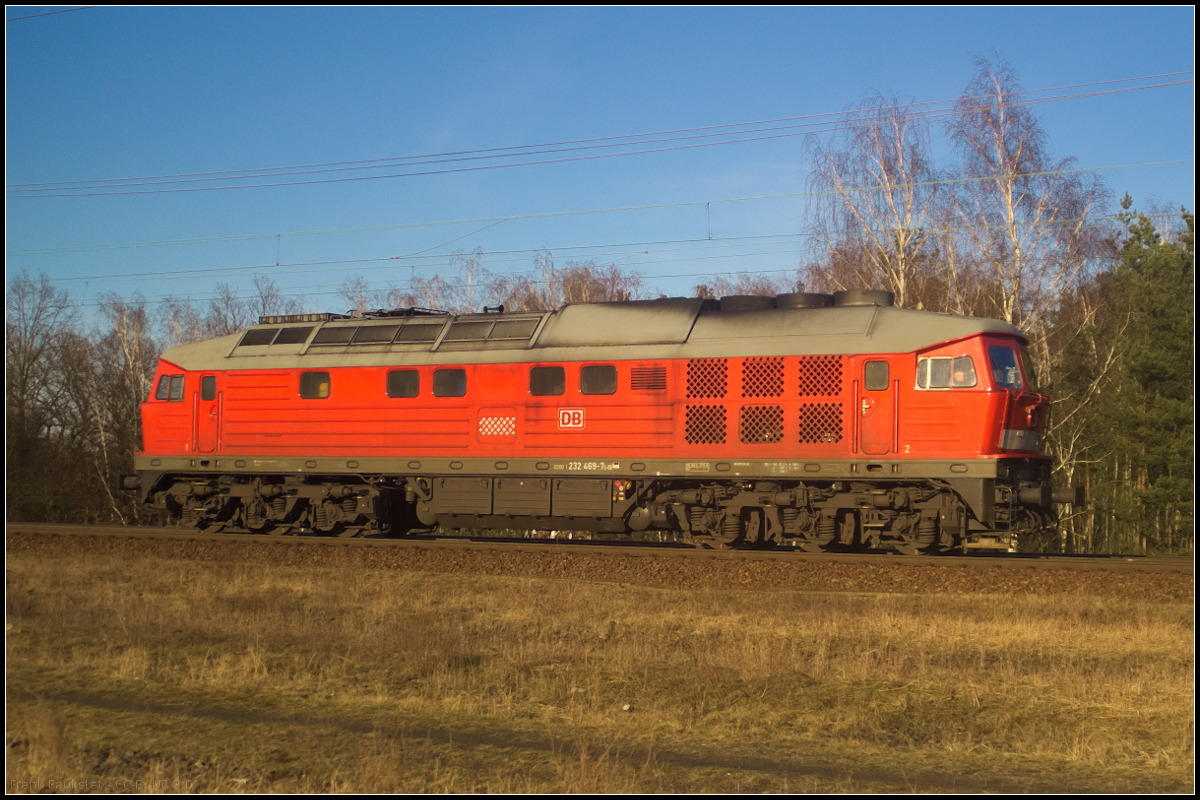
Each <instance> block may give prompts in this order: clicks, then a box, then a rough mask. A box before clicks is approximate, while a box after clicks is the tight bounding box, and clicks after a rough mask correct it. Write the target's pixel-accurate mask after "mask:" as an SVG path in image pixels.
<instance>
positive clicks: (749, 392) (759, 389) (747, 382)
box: [742, 357, 803, 441]
mask: <svg viewBox="0 0 1200 800" xmlns="http://www.w3.org/2000/svg"><path fill="white" fill-rule="evenodd" d="M802 369H803V368H802ZM782 394H783V358H782V357H778V358H747V359H746V360H745V362H743V364H742V397H779V396H780V395H782ZM743 441H745V440H743ZM772 441H778V440H772Z"/></svg>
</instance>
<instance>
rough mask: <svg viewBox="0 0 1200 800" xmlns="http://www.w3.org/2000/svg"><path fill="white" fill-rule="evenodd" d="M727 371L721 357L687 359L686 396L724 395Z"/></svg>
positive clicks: (726, 366) (718, 396) (714, 396)
mask: <svg viewBox="0 0 1200 800" xmlns="http://www.w3.org/2000/svg"><path fill="white" fill-rule="evenodd" d="M728 373H729V366H728V364H727V363H726V361H725V359H723V358H693V359H691V360H690V361H688V372H687V396H688V397H713V398H720V397H724V396H725V383H726V376H727V375H728ZM688 441H691V440H690V439H689V440H688Z"/></svg>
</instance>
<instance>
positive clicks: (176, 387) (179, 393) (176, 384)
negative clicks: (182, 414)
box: [167, 375, 183, 402]
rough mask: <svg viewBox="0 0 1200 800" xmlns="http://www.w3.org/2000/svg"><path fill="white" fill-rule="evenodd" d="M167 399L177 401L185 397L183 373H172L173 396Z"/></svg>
mask: <svg viewBox="0 0 1200 800" xmlns="http://www.w3.org/2000/svg"><path fill="white" fill-rule="evenodd" d="M167 399H169V400H173V401H176V402H178V401H179V400H182V399H183V376H182V375H172V376H171V396H170V397H169V398H167Z"/></svg>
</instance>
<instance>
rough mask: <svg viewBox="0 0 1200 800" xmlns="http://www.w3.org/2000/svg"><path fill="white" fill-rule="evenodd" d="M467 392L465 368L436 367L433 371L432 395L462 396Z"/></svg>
mask: <svg viewBox="0 0 1200 800" xmlns="http://www.w3.org/2000/svg"><path fill="white" fill-rule="evenodd" d="M466 393H467V371H466V370H465V369H438V370H434V372H433V396H434V397H462V396H463V395H465V394H466Z"/></svg>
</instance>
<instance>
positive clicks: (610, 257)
mask: <svg viewBox="0 0 1200 800" xmlns="http://www.w3.org/2000/svg"><path fill="white" fill-rule="evenodd" d="M1144 216H1148V217H1151V218H1158V217H1163V218H1168V217H1169V218H1174V217H1175V212H1159V213H1156V214H1144ZM1122 219H1124V216H1123V215H1110V216H1100V217H1091V218H1089V219H1087V220H1086V221H1087V222H1088V223H1089V225H1088V227H1090V228H1103V227H1104V226H1106V225H1109V224H1111V223H1114V222H1120V221H1121V220H1122ZM1084 221H1085V220H1084V219H1082V218H1073V219H1056V220H1051V221H1048V222H1036V223H1024V224H1022V227H1047V226H1050V225H1074V224H1076V223H1079V222H1084ZM972 227H975V228H978V227H979V226H965V225H964V226H942V227H936V228H930V227H927V228H923V230H925V231H926V232H928V233H937V234H954V233H957V232H961V231H964V230H967V229H969V228H972ZM996 227H1002V226H996ZM829 235H831V232H829V231H810V232H804V233H784V234H759V235H755V236H735V237H723V238H717V239H711V240H710V239H707V238H697V239H674V240H659V241H639V242H615V243H607V244H599V245H570V246H560V247H550V248H536V249H530V248H523V249H518V250H492V251H478V252H479V254H480V255H483V256H524V257H525V258H529V257H532V256H534V255H536V254H537V253H538V252H539V251H547V252H550V253H562V252H563V251H571V250H599V249H606V248H625V249H629V248H643V247H655V246H658V245H695V246H693V247H687V246H684V247H668V248H660V249H657V250H654V251H653V253H654V254H655V255H662V254H667V253H678V252H692V251H696V250H700V251H714V250H721V249H732V248H736V247H768V246H774V245H776V244H778V243H779V241H780V240H783V239H796V240H803V239H811V238H816V237H821V236H829ZM803 252H806V250H805V249H803V248H801V249H789V250H776V251H768V252H762V251H755V252H747V253H729V254H716V255H699V256H691V257H688V258H671V259H663V258H659V259H654V260H649V261H641V262H634V264H632V265H630V266H638V265H654V264H667V263H676V262H680V261H699V260H712V259H717V258H727V259H739V258H752V257H753V258H758V257H762V256H767V255H781V254H800V253H803ZM638 255H651V251H649V250H634V251H633V252H625V251H618V252H616V253H609V254H602V255H601V256H600V257H599V258H596V257H593V260H599V261H605V262H612V261H616V260H622V259H628V258H632V257H635V256H638ZM443 257H444V256H437V258H443ZM401 258H406V257H399V258H398V257H396V256H382V257H373V258H353V259H337V260H319V261H299V262H290V263H286V264H266V263H264V264H248V265H247V264H242V265H238V266H233V267H203V268H198V269H194V270H161V271H157V272H139V273H125V274H117V275H112V274H109V275H90V276H81V277H73V278H60V279H47V280H49V282H50V283H52V284H60V285H61V284H71V283H89V282H92V281H100V280H103V281H105V282H123V281H132V280H138V281H145V280H147V279H151V280H153V279H160V280H168V279H174V278H179V277H183V276H191V277H193V278H194V277H199V276H210V277H214V278H219V277H220V276H221V274H223V273H246V272H253V273H255V274H264V275H268V276H269V275H271V274H272V273H273V272H274V271H275V270H287V274H288V275H306V274H324V273H328V272H331V271H334V270H335V269H343V268H345V267H346V266H348V265H362V264H377V265H378V266H374V267H366V268H365V270H367V271H376V270H387V269H394V268H396V267H397V266H398V265H397V264H396V261H398V260H400V259H401ZM522 260H524V259H522V258H502V259H499V260H498V261H497V262H490V263H513V262H518V261H522ZM569 263H571V262H568V264H569ZM405 266H411V267H416V266H417V265H415V264H413V265H405ZM420 266H421V268H422V269H435V270H437V269H443V268H446V269H449V268H453V267H454V264H453V262H445V261H443V262H438V263H425V264H422V265H420ZM305 267H324V268H323V269H304V268H305ZM401 268H403V267H401ZM489 274H491V275H496V276H520V275H529V274H537V270H517V271H513V272H491V271H490V270H489ZM698 274H709V273H698ZM714 274H720V273H714ZM653 277H654V278H655V279H666V278H668V277H671V276H661V275H656V276H653ZM413 280H414V279H412V278H409V279H407V280H406V281H405V282H407V283H409V284H411V283H412V281H413Z"/></svg>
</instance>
